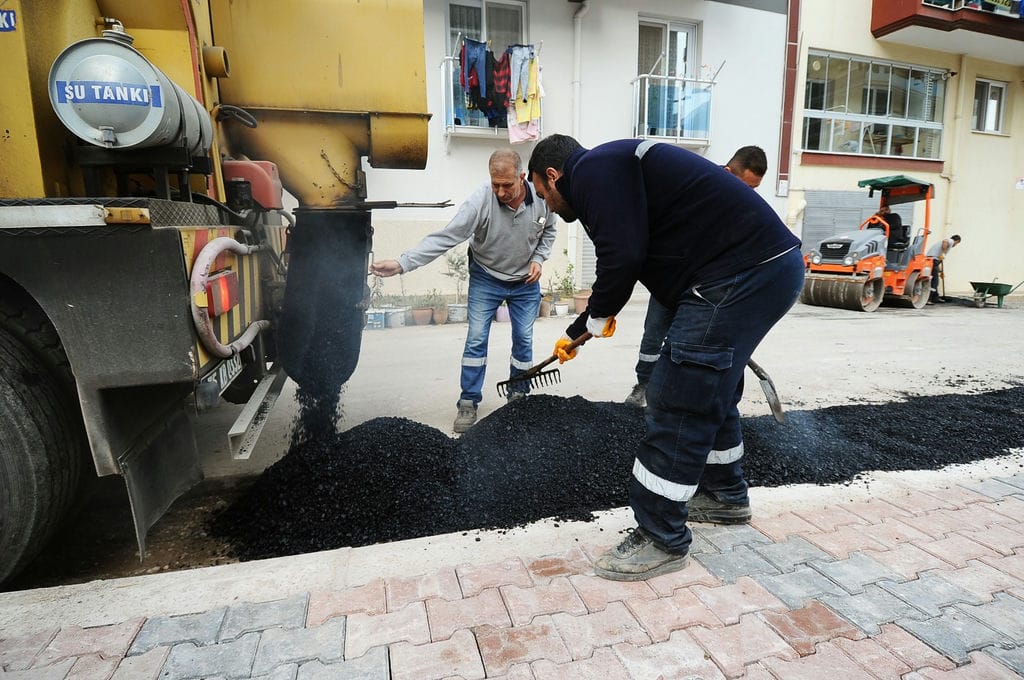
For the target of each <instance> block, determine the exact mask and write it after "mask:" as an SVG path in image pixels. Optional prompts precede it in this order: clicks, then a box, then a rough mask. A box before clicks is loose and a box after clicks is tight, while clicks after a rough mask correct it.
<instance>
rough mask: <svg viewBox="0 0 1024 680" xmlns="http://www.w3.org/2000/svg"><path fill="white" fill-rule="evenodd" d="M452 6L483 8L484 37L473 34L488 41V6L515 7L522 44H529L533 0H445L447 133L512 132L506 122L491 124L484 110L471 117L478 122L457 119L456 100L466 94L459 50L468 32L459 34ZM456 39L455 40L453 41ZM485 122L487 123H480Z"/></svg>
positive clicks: (482, 28) (444, 62)
mask: <svg viewBox="0 0 1024 680" xmlns="http://www.w3.org/2000/svg"><path fill="white" fill-rule="evenodd" d="M452 6H461V7H471V8H477V9H479V10H480V33H481V35H480V37H479V38H473V39H474V40H478V39H479V40H481V41H484V42H486V41H488V40H489V38H488V37H487V8H488V6H505V7H515V8H518V9H519V11H520V26H519V35H520V38H519V41H520V43H521V44H524V45H527V44H530V43H529V33H528V31H529V23H530V22H529V15H528V13H529V0H449V1H448V2H447V3H445V9H446V12H445V19H444V25H445V46H446V48H447V49H446V52H445V55H446V56H445V58H444V59H443V61H442V65H441V71H442V82H441V86H442V87H443V88H444V109H445V118H444V127H445V134H447V135H469V136H485V137H491V136H499V135H502V134H505V135H507V134H508V128H507V127H504V126H499V127H490V126H489V125H487V124H486V123H487V120H486V118H483V120H481V118H482V114H477V115H476V116H473V117H472V118H471V119H470V120H473V121H476V124H472V125H467V124H465V123H463V122H456V115H455V113H456V106H455V102H456V101H457V99H456V98H457V97H463V96H464V93H463V91H462V87H461V86H460V85H459V82H458V75H459V51H460V48H461V40H462V38H465V37H467V36H465V35H462V36H461V37H456V35H455V34H454V32H453V29H452V12H451V10H452ZM453 41H455V43H454V44H453ZM481 122H482V123H484V124H483V125H481V124H479V123H481Z"/></svg>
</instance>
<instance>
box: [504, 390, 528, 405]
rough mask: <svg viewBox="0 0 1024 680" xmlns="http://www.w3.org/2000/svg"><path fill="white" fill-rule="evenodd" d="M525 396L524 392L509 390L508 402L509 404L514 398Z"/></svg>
mask: <svg viewBox="0 0 1024 680" xmlns="http://www.w3.org/2000/svg"><path fill="white" fill-rule="evenodd" d="M525 396H526V392H509V393H508V403H509V404H511V403H512V402H513V401H515V400H516V399H522V398H523V397H525Z"/></svg>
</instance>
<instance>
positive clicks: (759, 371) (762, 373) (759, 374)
mask: <svg viewBox="0 0 1024 680" xmlns="http://www.w3.org/2000/svg"><path fill="white" fill-rule="evenodd" d="M747 366H748V367H749V368H750V370H751V371H753V372H754V375H756V376H757V377H758V378H760V379H761V380H771V378H769V377H768V374H767V373H765V371H764V369H763V368H761V367H760V366H759V365H758V364H757V362H755V361H754V360H753V359H747Z"/></svg>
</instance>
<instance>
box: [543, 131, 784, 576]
mask: <svg viewBox="0 0 1024 680" xmlns="http://www.w3.org/2000/svg"><path fill="white" fill-rule="evenodd" d="M529 172H530V177H531V179H532V180H533V182H534V186H535V187H536V188H537V193H538V194H540V195H541V196H542V197H543V198H544V199H545V200H546V201H547V203H548V205H549V206H550V207H551V209H552V210H554V211H555V212H556V213H558V214H559V215H560V216H561V217H562V219H564V220H566V221H569V222H571V221H573V220H575V219H579V221H580V223H581V224H582V225H583V227H584V229H585V230H586V232H587V235H588V236H589V237H590V239H591V240H592V241H593V242H594V249H595V252H596V255H597V267H596V277H595V280H594V283H593V286H592V289H593V292H592V293H591V296H590V303H589V307H588V309H587V310H586V311H584V312H583V313H582V314H580V315H579V317H577V318H576V320H575V321H573V323H572V324H571V325H570V326H569V327H568V328H567V329H566V337H563V338H560V339H559V340H558V342H557V343H556V346H555V353H556V354H558V355H559V358H560V359H561V360H563V361H565V360H568V359H571V358H573V357H574V356H575V354H576V352H577V351H578V350H573V351H572V352H571V353H570V352H569V351H567V350H566V346H567V345H568V344H569V343H570V342H571V340H570V338H578V337H579V336H580V335H581V334H583V333H584V332H587V331H589V332H590V333H591V334H593V336H594V337H596V338H601V337H608V336H609V335H611V334H612V333H613V332H614V330H615V323H614V319H615V315H616V314H618V312H619V310H621V309H622V307H623V305H625V304H626V302H627V301H628V300H629V297H630V295H631V293H632V291H633V287H634V285H635V284H636V283H637V282H638V281H639V282H640V283H643V284H644V286H646V287H647V289H648V290H649V291H650V292H651V295H653V296H654V298H655V299H657V300H658V302H660V303H661V304H662V305H664V306H666V307H668V308H669V309H671V310H673V318H672V324H671V326H670V327H669V330H668V333H667V335H666V337H665V342H664V346H663V348H662V351H661V357H660V358H659V359H658V361H657V363H656V364H655V367H654V372H653V374H652V375H651V380H650V383H649V384H648V388H647V411H646V413H645V421H646V435H645V437H644V440H643V442H642V443H641V444H640V447H639V449H638V451H637V454H636V459H635V461H634V464H633V471H632V472H633V474H632V478H631V479H630V482H629V501H630V505H631V506H632V508H633V513H634V516H635V518H636V521H637V524H638V527H637V528H636V529H635V530H634V531H632V532H631V533H630V534H629V535H628V536H627V537H626V538H625V539H624V540H623V541H622V542H621V543H619V545H617V546H615V547H614V548H612V549H610V550H609V551H608V552H606V553H605V554H604V555H602V556H601V557H600V558H598V560H597V561H596V563H595V567H594V570H595V572H596V573H597V574H598V575H599V576H602V577H604V578H609V579H614V580H622V581H636V580H641V579H646V578H650V577H652V576H657V575H659V574H665V573H668V572H672V571H676V570H678V569H682V568H683V567H684V566H685V565H686V562H687V554H688V552H689V549H690V543H691V540H692V535H691V533H690V529H689V527H688V526H687V525H686V522H687V519H688V517H689V518H692V519H694V520H700V521H712V522H722V523H735V522H746V521H749V519H750V503H749V500H748V496H747V483H746V481H745V480H744V479H743V468H742V465H741V463H742V458H743V434H742V430H741V427H740V418H739V411H738V410H737V403H738V402H739V400H740V397H741V396H742V394H743V372H744V369H745V368H746V365H747V361H748V360H749V359H750V356H751V354H753V352H754V349H755V348H756V347H757V345H758V343H759V342H761V339H762V338H764V336H765V335H766V334H767V333H768V330H769V329H770V328H771V327H772V326H773V325H774V324H775V322H777V321H778V320H779V319H780V318H782V316H783V315H784V314H785V313H786V312H787V311H788V310H789V308H790V307H791V306H792V305H793V303H794V302H796V299H797V297H798V296H799V294H800V289H801V288H802V287H803V280H804V263H803V258H802V256H801V254H800V249H799V245H800V241H799V239H797V238H796V236H794V235H793V234H792V233H791V232H790V231H789V229H787V228H786V225H785V224H783V223H782V221H781V220H779V217H778V216H777V215H776V214H775V211H774V210H773V209H772V208H771V207H770V206H769V205H768V204H767V203H765V201H764V200H763V199H762V198H761V197H760V196H759V195H758V194H757V193H756V192H754V191H749V190H748V189H747V188H746V187H744V185H743V182H742V181H741V180H740V179H739V178H738V177H735V176H734V175H731V174H730V173H729V172H727V171H726V170H725V169H723V168H722V167H721V166H718V165H715V164H714V163H712V162H711V161H709V160H707V159H705V158H703V157H701V156H698V155H697V154H694V153H692V152H690V151H686V150H684V149H681V148H679V147H676V146H673V145H671V144H659V143H655V142H652V141H649V140H646V141H641V140H636V139H629V140H620V141H614V142H609V143H606V144H602V145H600V146H597V147H595V148H593V149H585V148H583V147H581V146H580V144H579V142H577V141H576V140H575V139H573V138H572V137H568V136H565V135H551V136H549V137H547V138H545V139H543V140H541V141H540V142H539V143H538V144H537V146H536V148H535V149H534V151H533V154H532V156H531V158H530V163H529Z"/></svg>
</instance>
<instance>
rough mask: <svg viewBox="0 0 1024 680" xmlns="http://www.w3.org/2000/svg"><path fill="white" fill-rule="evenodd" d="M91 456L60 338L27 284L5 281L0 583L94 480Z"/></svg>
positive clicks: (0, 295)
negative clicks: (89, 471) (90, 472)
mask: <svg viewBox="0 0 1024 680" xmlns="http://www.w3.org/2000/svg"><path fill="white" fill-rule="evenodd" d="M90 461H91V455H90V451H89V445H88V441H87V439H86V436H85V426H84V424H83V423H82V415H81V408H80V406H79V404H78V393H77V389H76V387H75V378H74V374H73V373H72V372H71V365H70V363H69V362H68V357H67V354H66V353H65V352H64V346H63V345H62V344H61V342H60V337H59V336H58V335H57V331H56V329H55V328H54V327H53V324H52V323H50V320H49V319H48V318H47V317H46V315H45V313H43V311H42V310H41V309H40V308H39V307H38V305H36V303H35V302H34V301H33V300H32V299H31V298H30V297H29V296H28V295H26V294H25V293H24V291H22V290H21V289H20V288H17V287H15V286H12V285H10V284H9V283H5V282H3V281H0V583H3V582H4V581H5V580H7V579H9V578H10V577H12V576H14V575H15V574H16V573H17V572H18V571H20V570H21V569H23V568H24V567H25V566H26V565H27V564H28V562H29V561H30V560H31V559H32V557H34V556H35V555H36V554H38V552H39V551H40V550H41V549H42V548H43V547H44V546H45V544H46V541H47V539H48V538H49V537H50V536H52V535H53V533H54V531H55V530H56V528H57V526H58V525H59V524H60V522H61V520H62V519H64V518H65V517H66V516H67V515H68V513H69V511H70V509H71V508H72V507H73V505H74V503H75V502H76V500H78V499H79V498H82V497H83V496H84V493H83V492H84V491H85V490H86V486H85V484H86V482H87V481H95V479H96V478H95V476H92V475H84V474H83V471H84V469H85V467H86V465H88V463H89V462H90ZM26 493H27V494H28V495H27V496H26V495H25V494H26Z"/></svg>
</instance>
